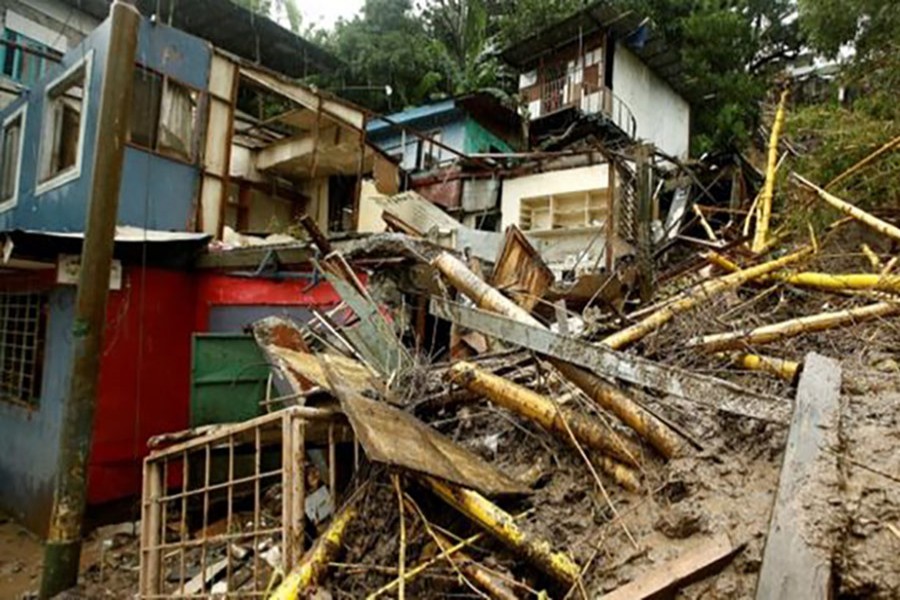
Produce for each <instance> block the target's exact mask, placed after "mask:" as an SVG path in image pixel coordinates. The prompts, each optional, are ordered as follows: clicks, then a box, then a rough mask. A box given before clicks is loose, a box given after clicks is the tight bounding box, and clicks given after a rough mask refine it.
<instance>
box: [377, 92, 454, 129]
mask: <svg viewBox="0 0 900 600" xmlns="http://www.w3.org/2000/svg"><path fill="white" fill-rule="evenodd" d="M454 110H456V100H454V99H453V98H450V99H448V100H441V101H440V102H435V103H433V104H423V105H421V106H416V107H413V108H409V109H407V110H404V111H401V112H397V113H393V114H390V115H385V118H386V119H389V120H390V121H392V122H393V123H397V124H399V125H410V124H412V123H415V122H416V121H419V120H422V119H428V118H433V117H436V116H439V115H443V114H446V113H450V112H453V111H454ZM391 127H394V125H392V124H391V123H388V122H387V121H384V120H382V119H372V120H371V121H369V123H368V125H366V131H368V132H369V133H377V132H379V131H381V130H385V129H390V128H391Z"/></svg>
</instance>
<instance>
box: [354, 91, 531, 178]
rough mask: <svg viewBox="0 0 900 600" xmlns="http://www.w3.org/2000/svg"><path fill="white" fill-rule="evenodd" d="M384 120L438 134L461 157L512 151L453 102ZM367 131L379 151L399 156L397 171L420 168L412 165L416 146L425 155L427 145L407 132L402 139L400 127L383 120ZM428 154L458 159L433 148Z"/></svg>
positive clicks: (429, 134)
mask: <svg viewBox="0 0 900 600" xmlns="http://www.w3.org/2000/svg"><path fill="white" fill-rule="evenodd" d="M388 118H389V119H390V120H391V121H393V122H395V123H400V124H402V125H406V126H407V127H409V128H410V129H412V130H414V131H418V132H419V133H422V134H425V135H428V136H434V134H435V133H436V132H439V133H440V141H441V143H443V144H446V145H447V146H449V147H451V148H453V149H454V150H456V151H457V152H459V153H461V154H473V153H478V152H490V151H491V150H492V149H499V150H500V151H504V152H513V151H514V150H513V149H512V148H511V147H510V146H509V144H507V143H506V142H504V141H503V140H502V139H500V138H499V137H497V136H496V135H494V134H492V133H490V132H489V131H488V130H487V129H485V128H484V127H482V126H481V125H479V124H478V123H477V121H475V120H474V119H473V118H472V117H471V116H469V115H468V114H467V113H466V112H465V111H463V110H462V109H460V108H459V107H457V106H456V104H455V102H454V101H453V100H445V101H443V102H439V103H436V104H429V105H425V106H420V107H416V108H412V109H410V110H407V111H404V112H401V113H396V114H393V115H388ZM367 129H368V138H369V140H370V141H371V142H372V143H374V144H375V145H377V146H378V147H379V148H380V149H381V150H382V151H383V152H385V153H387V154H389V155H392V156H395V155H398V154H401V153H402V155H403V158H402V160H401V162H400V167H401V168H403V169H405V170H407V171H414V170H416V169H417V168H419V167H420V165H417V164H416V158H417V156H418V152H419V146H420V145H421V144H424V150H423V152H427V149H428V146H429V144H428V143H427V142H423V141H422V140H421V139H420V138H418V137H416V136H415V135H413V134H410V133H407V134H406V136H405V139H404V136H403V133H402V131H401V130H400V128H398V127H392V126H391V125H389V124H388V123H387V122H385V121H379V120H374V121H372V122H371V123H370V124H369V125H368V127H367ZM432 154H433V155H436V156H437V159H438V161H439V162H442V161H444V162H451V161H453V160H455V159H456V158H458V156H457V155H455V154H453V153H452V152H450V151H448V150H443V149H441V148H439V147H437V146H435V147H434V150H433V151H432Z"/></svg>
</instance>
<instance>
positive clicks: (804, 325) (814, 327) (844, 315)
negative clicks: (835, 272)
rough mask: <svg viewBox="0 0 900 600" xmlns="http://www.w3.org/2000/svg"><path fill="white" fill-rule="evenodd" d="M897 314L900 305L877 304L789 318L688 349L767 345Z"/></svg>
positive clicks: (716, 336)
mask: <svg viewBox="0 0 900 600" xmlns="http://www.w3.org/2000/svg"><path fill="white" fill-rule="evenodd" d="M897 313H900V303H894V302H878V303H876V304H870V305H868V306H863V307H860V308H851V309H847V310H839V311H834V312H826V313H820V314H817V315H811V316H807V317H800V318H798V319H790V320H788V321H782V322H781V323H775V324H773V325H766V326H764V327H757V328H755V329H749V330H743V331H734V332H729V333H717V334H714V335H707V336H703V337H699V338H694V339H692V340H688V342H687V346H688V347H689V348H702V349H703V350H705V351H707V352H714V351H719V350H727V349H731V348H739V347H742V346H745V345H753V344H769V343H771V342H777V341H779V340H783V339H785V338H789V337H794V336H797V335H801V334H803V333H810V332H814V331H823V330H826V329H835V328H837V327H843V326H845V325H853V324H855V323H861V322H863V321H868V320H871V319H877V318H879V317H887V316H890V315H894V314H897Z"/></svg>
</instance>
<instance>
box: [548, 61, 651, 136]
mask: <svg viewBox="0 0 900 600" xmlns="http://www.w3.org/2000/svg"><path fill="white" fill-rule="evenodd" d="M593 98H596V100H593ZM569 107H577V108H580V109H582V110H583V111H584V112H586V113H589V114H596V113H601V114H603V115H604V116H606V117H607V118H608V119H609V120H610V121H611V122H612V123H613V124H614V125H616V127H618V128H619V129H621V130H622V131H624V132H625V133H626V134H628V136H629V137H632V138H634V137H635V136H636V135H637V119H635V117H634V113H632V112H631V109H630V108H629V107H628V105H627V104H625V102H623V101H622V99H621V98H619V97H618V96H616V95H615V94H614V93H613V91H612V90H611V89H609V88H608V87H606V86H603V85H591V84H587V83H584V82H581V83H575V81H574V80H573V77H572V76H571V74H568V75H565V76H563V77H556V78H553V79H548V80H545V81H544V82H543V83H542V84H541V116H545V115H548V114H550V113H554V112H556V111H558V110H562V109H564V108H569Z"/></svg>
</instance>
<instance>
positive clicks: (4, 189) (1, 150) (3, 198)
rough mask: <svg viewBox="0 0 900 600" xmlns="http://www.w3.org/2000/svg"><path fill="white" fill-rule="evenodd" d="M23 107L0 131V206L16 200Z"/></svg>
mask: <svg viewBox="0 0 900 600" xmlns="http://www.w3.org/2000/svg"><path fill="white" fill-rule="evenodd" d="M24 129H25V109H24V107H23V108H22V109H21V110H19V111H18V112H17V113H15V114H13V115H12V116H11V117H9V118H8V119H7V120H6V121H5V122H4V123H3V129H2V131H0V207H4V208H5V207H6V206H7V203H10V204H13V203H15V201H16V197H17V196H18V191H19V165H20V164H21V162H22V133H23V131H24Z"/></svg>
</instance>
